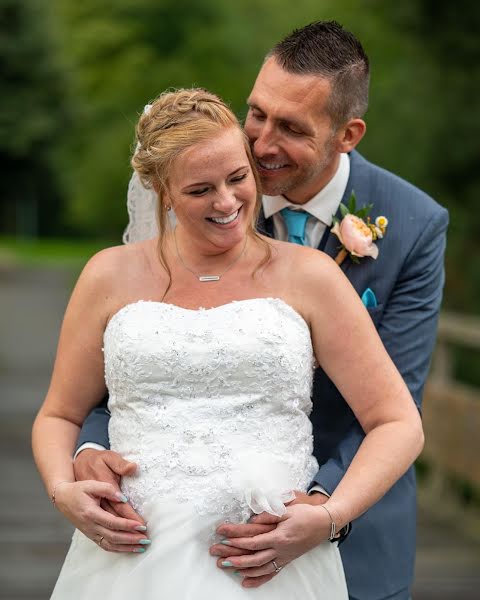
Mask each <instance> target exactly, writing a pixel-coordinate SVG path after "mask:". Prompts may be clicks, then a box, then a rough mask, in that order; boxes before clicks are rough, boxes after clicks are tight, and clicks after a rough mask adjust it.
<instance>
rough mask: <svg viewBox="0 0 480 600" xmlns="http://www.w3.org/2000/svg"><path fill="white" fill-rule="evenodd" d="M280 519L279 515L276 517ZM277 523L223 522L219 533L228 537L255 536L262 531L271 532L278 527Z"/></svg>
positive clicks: (218, 529) (218, 530) (218, 528)
mask: <svg viewBox="0 0 480 600" xmlns="http://www.w3.org/2000/svg"><path fill="white" fill-rule="evenodd" d="M275 518H276V519H278V517H275ZM276 527H277V523H276V522H275V523H273V524H261V523H243V524H240V525H235V524H234V523H222V525H220V526H219V527H217V533H218V534H219V535H223V536H225V537H227V538H244V537H253V536H255V535H260V534H262V533H269V532H270V531H274V529H276Z"/></svg>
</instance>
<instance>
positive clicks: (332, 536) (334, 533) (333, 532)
mask: <svg viewBox="0 0 480 600" xmlns="http://www.w3.org/2000/svg"><path fill="white" fill-rule="evenodd" d="M320 506H321V507H322V508H324V509H325V510H326V511H327V514H328V516H329V517H330V536H329V538H328V539H329V541H330V542H331V541H332V540H334V539H336V538H337V526H336V524H335V521H334V520H333V517H332V513H331V512H330V511H329V510H328V508H327V507H326V506H325V504H320Z"/></svg>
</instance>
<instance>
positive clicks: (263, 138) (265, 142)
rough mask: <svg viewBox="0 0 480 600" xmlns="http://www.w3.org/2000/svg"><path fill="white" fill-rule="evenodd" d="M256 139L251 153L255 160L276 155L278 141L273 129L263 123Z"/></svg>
mask: <svg viewBox="0 0 480 600" xmlns="http://www.w3.org/2000/svg"><path fill="white" fill-rule="evenodd" d="M257 133H258V137H257V139H256V140H255V141H254V143H253V152H254V154H255V156H256V157H257V158H261V157H262V156H268V155H272V154H277V153H278V140H277V135H276V132H275V128H274V127H273V126H272V125H270V124H269V123H267V122H265V123H263V124H262V126H261V128H259V129H258V132H257Z"/></svg>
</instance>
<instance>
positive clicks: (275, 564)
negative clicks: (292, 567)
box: [272, 560, 283, 573]
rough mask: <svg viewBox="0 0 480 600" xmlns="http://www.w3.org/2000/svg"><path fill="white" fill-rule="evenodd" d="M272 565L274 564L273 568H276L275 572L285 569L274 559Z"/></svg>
mask: <svg viewBox="0 0 480 600" xmlns="http://www.w3.org/2000/svg"><path fill="white" fill-rule="evenodd" d="M272 565H273V568H274V569H275V573H280V571H281V570H282V569H283V567H279V566H278V565H277V563H276V562H275V561H274V560H272Z"/></svg>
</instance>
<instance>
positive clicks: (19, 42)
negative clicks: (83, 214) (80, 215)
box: [0, 0, 69, 236]
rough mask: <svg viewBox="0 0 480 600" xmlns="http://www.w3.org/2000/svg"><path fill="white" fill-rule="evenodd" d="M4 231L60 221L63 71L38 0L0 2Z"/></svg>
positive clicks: (49, 228)
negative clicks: (58, 151) (58, 167)
mask: <svg viewBox="0 0 480 600" xmlns="http://www.w3.org/2000/svg"><path fill="white" fill-rule="evenodd" d="M0 31H1V34H0V85H1V88H2V111H1V112H0V178H1V181H2V195H1V196H0V231H2V232H8V233H15V234H17V235H23V236H35V235H37V234H39V233H42V234H51V233H53V232H54V231H55V230H56V229H57V227H58V223H59V221H60V219H61V209H60V199H61V191H60V189H59V182H58V178H57V175H56V170H55V169H54V162H55V159H54V151H53V149H54V148H55V146H56V142H57V140H58V138H59V135H60V132H61V131H62V130H63V129H64V127H65V126H66V124H67V123H68V113H69V111H68V106H67V100H66V95H65V88H66V80H65V72H64V71H63V69H62V67H61V63H60V61H59V60H58V54H57V52H56V49H55V44H54V41H53V40H54V35H53V25H52V22H51V20H50V15H49V13H48V10H46V8H45V5H44V4H43V3H42V2H39V1H38V0H23V2H18V1H16V0H0Z"/></svg>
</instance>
